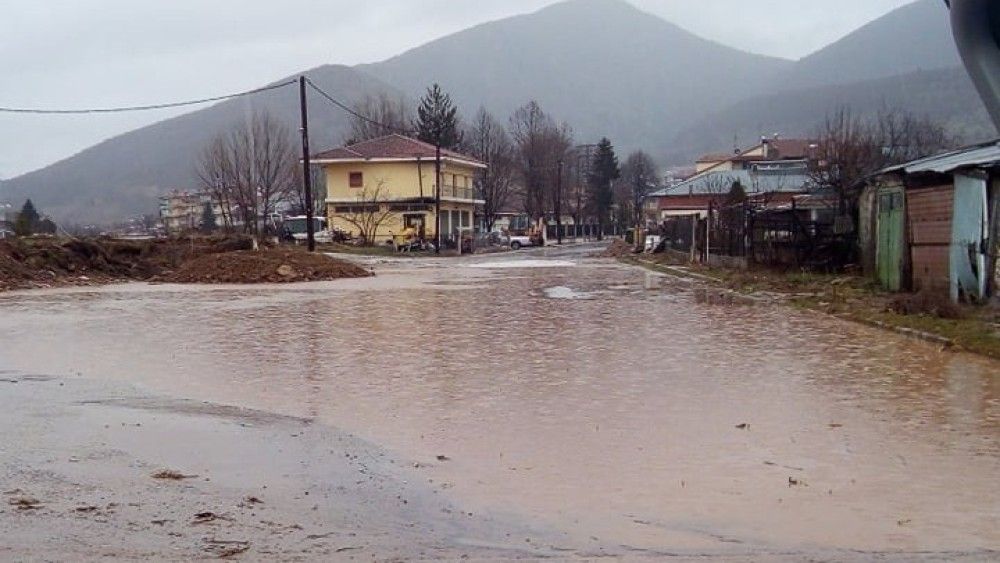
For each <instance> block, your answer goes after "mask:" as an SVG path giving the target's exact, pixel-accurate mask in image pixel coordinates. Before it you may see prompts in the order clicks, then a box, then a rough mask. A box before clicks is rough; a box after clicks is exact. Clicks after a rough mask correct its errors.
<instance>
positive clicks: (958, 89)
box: [667, 67, 996, 163]
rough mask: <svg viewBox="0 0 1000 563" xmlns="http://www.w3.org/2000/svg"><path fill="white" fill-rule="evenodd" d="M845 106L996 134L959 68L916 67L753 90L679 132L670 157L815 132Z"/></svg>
mask: <svg viewBox="0 0 1000 563" xmlns="http://www.w3.org/2000/svg"><path fill="white" fill-rule="evenodd" d="M840 108H849V109H850V110H851V111H852V112H853V113H855V114H856V115H859V116H869V115H873V114H876V113H877V112H879V111H881V110H884V109H886V108H901V109H905V110H907V111H910V112H912V113H914V114H916V115H920V116H927V117H930V118H932V119H934V120H936V121H938V122H940V123H942V124H944V125H946V126H947V127H948V129H949V130H950V131H951V132H952V133H954V134H955V135H957V136H958V137H959V138H960V139H962V140H964V141H966V142H969V143H972V142H977V141H984V140H988V139H991V138H995V137H996V131H995V130H994V129H993V126H992V123H991V121H990V120H989V118H988V116H987V115H986V109H985V108H984V107H983V104H982V102H981V101H980V99H979V96H978V94H977V93H976V90H975V88H974V87H973V85H972V81H971V80H970V79H969V77H968V75H967V74H966V72H965V69H964V68H961V67H953V68H949V69H943V70H932V71H918V72H912V73H909V74H904V75H901V76H893V77H889V78H880V79H876V80H868V81H863V82H855V83H852V84H841V85H835V86H822V87H817V88H811V89H804V90H790V91H785V92H780V93H778V94H770V95H764V96H757V97H754V98H750V99H747V100H744V101H741V102H739V103H737V104H734V105H733V106H731V107H729V108H727V109H725V110H723V111H720V112H719V113H717V114H715V115H712V116H711V117H709V118H706V119H703V120H701V121H699V122H698V123H696V124H695V125H694V126H692V127H689V128H688V129H687V130H685V131H684V132H683V133H681V134H680V135H678V137H677V139H676V140H675V143H674V146H675V147H677V150H676V151H674V152H672V153H671V154H669V155H667V159H668V160H669V161H670V162H675V163H683V162H688V161H690V159H691V158H694V157H696V156H697V155H698V154H702V153H706V152H718V150H719V149H723V148H727V147H731V146H732V144H733V138H734V136H735V137H736V138H737V139H738V141H739V143H740V144H741V145H749V144H753V143H754V142H756V140H757V139H759V138H760V135H762V134H765V135H771V134H773V133H780V134H781V135H782V136H785V137H800V136H811V135H815V134H816V132H817V130H818V129H819V126H820V124H821V123H822V121H823V120H824V118H825V116H827V115H831V114H833V113H834V112H836V111H837V110H838V109H840Z"/></svg>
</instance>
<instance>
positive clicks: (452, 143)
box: [415, 84, 462, 149]
mask: <svg viewBox="0 0 1000 563" xmlns="http://www.w3.org/2000/svg"><path fill="white" fill-rule="evenodd" d="M417 117H418V119H417V122H416V124H415V125H416V128H417V138H418V139H420V140H421V141H423V142H425V143H430V144H432V145H437V144H440V145H441V148H443V149H455V148H457V147H458V146H459V145H460V144H461V143H462V132H461V127H460V124H459V119H458V108H457V107H455V105H454V104H453V103H452V101H451V96H449V95H448V94H445V93H444V92H443V91H442V90H441V86H439V85H437V84H435V85H433V86H431V87H430V88H428V89H427V93H426V94H425V95H424V97H423V99H422V100H420V107H419V108H417Z"/></svg>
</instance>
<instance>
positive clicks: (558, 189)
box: [556, 158, 563, 246]
mask: <svg viewBox="0 0 1000 563" xmlns="http://www.w3.org/2000/svg"><path fill="white" fill-rule="evenodd" d="M562 176H563V161H562V159H561V158H560V159H559V169H558V171H557V172H556V244H558V245H559V246H562V243H563V232H562V189H563V186H562V184H563V182H562Z"/></svg>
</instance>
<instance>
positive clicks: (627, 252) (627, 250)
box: [600, 239, 636, 258]
mask: <svg viewBox="0 0 1000 563" xmlns="http://www.w3.org/2000/svg"><path fill="white" fill-rule="evenodd" d="M635 253H636V252H635V248H633V247H632V245H631V244H629V243H627V242H625V241H623V240H622V239H615V240H613V241H611V244H610V245H608V248H607V249H606V250H605V251H604V252H602V253H601V255H600V256H601V258H622V257H625V256H631V255H633V254H635Z"/></svg>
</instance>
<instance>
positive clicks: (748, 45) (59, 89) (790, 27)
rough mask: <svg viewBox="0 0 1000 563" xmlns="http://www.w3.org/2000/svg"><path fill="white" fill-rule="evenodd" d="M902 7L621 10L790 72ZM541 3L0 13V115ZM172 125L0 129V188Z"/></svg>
mask: <svg viewBox="0 0 1000 563" xmlns="http://www.w3.org/2000/svg"><path fill="white" fill-rule="evenodd" d="M910 1H911V0H755V1H754V2H746V1H745V0H631V2H632V3H633V4H634V5H636V6H638V7H640V8H642V9H644V10H646V11H648V12H651V13H654V14H656V15H659V16H661V17H663V18H664V19H667V20H669V21H672V22H674V23H676V24H678V25H680V26H681V27H684V28H686V29H688V30H690V31H692V32H694V33H697V34H698V35H701V36H703V37H706V38H709V39H713V40H716V41H718V42H721V43H724V44H726V45H730V46H732V47H737V48H740V49H744V50H747V51H752V52H756V53H762V54H767V55H774V56H780V57H785V58H791V59H796V58H800V57H802V56H805V55H807V54H809V53H811V52H813V51H815V50H817V49H819V48H821V47H823V46H825V45H827V44H829V43H831V42H833V41H835V40H837V39H838V38H840V37H841V36H843V35H845V34H847V33H849V32H850V31H852V30H853V29H855V28H857V27H859V26H861V25H863V24H864V23H865V22H868V21H870V20H872V19H875V18H877V17H879V16H881V15H883V14H885V13H887V12H888V11H890V10H892V9H894V8H896V7H899V6H902V5H904V4H907V3H909V2H910ZM553 3H555V2H554V0H503V1H499V2H497V1H493V2H487V1H484V0H364V1H363V2H358V1H357V0H281V1H280V2H276V1H274V0H86V1H81V0H0V76H2V77H3V79H2V80H0V106H21V107H24V106H27V107H59V108H65V107H70V108H76V107H89V106H111V105H129V104H144V103H155V102H160V101H169V100H175V99H188V98H198V97H203V96H209V95H214V94H221V93H228V92H231V91H237V90H242V89H249V88H253V87H256V86H259V85H261V84H264V83H266V82H268V81H270V80H273V79H277V78H280V77H283V76H286V75H289V74H293V73H295V72H297V71H300V70H304V69H306V68H311V67H314V66H318V65H321V64H327V63H341V64H356V63H362V62H374V61H378V60H382V59H384V58H387V57H390V56H392V55H395V54H397V53H399V52H401V51H404V50H406V49H408V48H411V47H415V46H418V45H420V44H422V43H425V42H427V41H430V40H432V39H435V38H438V37H441V36H443V35H447V34H449V33H452V32H455V31H459V30H462V29H465V28H467V27H470V26H472V25H475V24H478V23H482V22H485V21H489V20H494V19H499V18H502V17H506V16H510V15H515V14H518V13H525V12H530V11H534V10H537V9H539V8H541V7H543V6H546V5H548V4H553ZM176 113H178V112H173V113H168V112H156V113H147V114H138V115H129V116H103V117H97V116H88V117H9V116H0V178H10V177H13V176H16V175H18V174H21V173H24V172H27V171H30V170H33V169H35V168H38V167H41V166H44V165H47V164H50V163H52V162H54V161H56V160H59V159H61V158H65V157H67V156H70V155H72V154H73V153H75V152H77V151H79V150H82V149H83V148H86V147H87V146H90V145H92V144H94V143H96V142H98V141H100V140H102V139H105V138H107V137H110V136H112V135H115V134H118V133H122V132H125V131H128V130H130V129H133V128H135V127H138V126H141V125H145V124H148V123H152V122H155V121H159V120H161V119H164V118H166V117H170V116H171V115H175V114H176Z"/></svg>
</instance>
